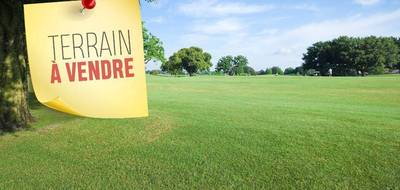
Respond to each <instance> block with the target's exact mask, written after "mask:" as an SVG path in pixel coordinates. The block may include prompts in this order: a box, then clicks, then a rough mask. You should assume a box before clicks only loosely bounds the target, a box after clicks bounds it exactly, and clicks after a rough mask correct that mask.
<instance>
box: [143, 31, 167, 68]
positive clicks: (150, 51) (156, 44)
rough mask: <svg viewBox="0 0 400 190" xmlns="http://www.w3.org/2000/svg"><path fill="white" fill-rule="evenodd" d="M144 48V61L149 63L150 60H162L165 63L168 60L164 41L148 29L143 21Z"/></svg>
mask: <svg viewBox="0 0 400 190" xmlns="http://www.w3.org/2000/svg"><path fill="white" fill-rule="evenodd" d="M143 48H144V61H145V63H146V64H147V63H148V62H150V61H152V60H153V61H160V62H161V63H165V62H166V61H167V60H166V59H165V55H164V47H163V43H162V41H161V40H160V39H159V38H157V37H156V36H154V35H153V34H152V33H150V32H149V30H147V28H146V27H145V26H144V23H143Z"/></svg>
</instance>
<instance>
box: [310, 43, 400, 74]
mask: <svg viewBox="0 0 400 190" xmlns="http://www.w3.org/2000/svg"><path fill="white" fill-rule="evenodd" d="M397 43H398V42H397V39H396V38H393V37H375V36H370V37H366V38H352V37H347V36H341V37H339V38H337V39H333V40H331V41H326V42H317V43H315V44H313V45H312V46H311V47H309V48H308V49H307V53H305V54H304V55H303V60H304V63H303V67H304V70H311V69H312V70H314V71H315V72H317V73H320V74H321V75H327V74H328V73H329V72H328V70H329V69H332V70H333V71H334V72H333V75H336V76H338V75H339V76H346V75H356V74H357V73H358V72H361V73H362V74H363V75H365V74H366V73H373V74H382V73H384V71H385V69H388V70H391V69H395V67H396V65H397V64H398V63H399V61H400V53H399V51H400V49H399V45H397Z"/></svg>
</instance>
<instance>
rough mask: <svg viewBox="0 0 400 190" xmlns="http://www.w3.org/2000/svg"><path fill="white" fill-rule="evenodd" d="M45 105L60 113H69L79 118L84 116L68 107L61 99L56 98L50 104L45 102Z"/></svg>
mask: <svg viewBox="0 0 400 190" xmlns="http://www.w3.org/2000/svg"><path fill="white" fill-rule="evenodd" d="M43 104H44V105H45V106H47V107H49V108H52V109H55V110H57V111H60V112H64V113H69V114H72V115H77V116H84V115H82V114H80V113H79V112H76V111H74V110H73V109H72V108H70V106H68V105H67V104H66V103H65V102H64V101H63V100H62V99H61V98H60V97H57V98H54V99H53V100H51V101H48V102H43Z"/></svg>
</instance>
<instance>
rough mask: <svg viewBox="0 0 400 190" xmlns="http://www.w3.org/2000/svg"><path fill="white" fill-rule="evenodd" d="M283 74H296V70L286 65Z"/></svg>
mask: <svg viewBox="0 0 400 190" xmlns="http://www.w3.org/2000/svg"><path fill="white" fill-rule="evenodd" d="M283 74H285V75H294V74H296V72H295V70H294V69H293V68H292V67H288V68H286V69H285V71H284V72H283Z"/></svg>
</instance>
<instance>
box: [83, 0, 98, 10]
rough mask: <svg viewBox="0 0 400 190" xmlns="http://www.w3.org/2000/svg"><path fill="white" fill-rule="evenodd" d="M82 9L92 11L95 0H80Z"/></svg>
mask: <svg viewBox="0 0 400 190" xmlns="http://www.w3.org/2000/svg"><path fill="white" fill-rule="evenodd" d="M82 6H83V8H84V9H93V8H94V7H95V6H96V0H82Z"/></svg>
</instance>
